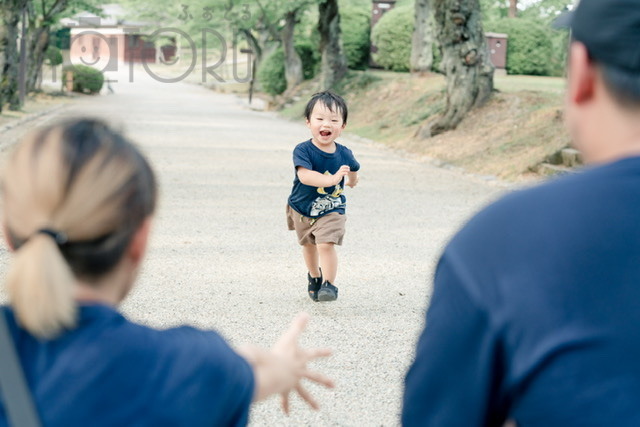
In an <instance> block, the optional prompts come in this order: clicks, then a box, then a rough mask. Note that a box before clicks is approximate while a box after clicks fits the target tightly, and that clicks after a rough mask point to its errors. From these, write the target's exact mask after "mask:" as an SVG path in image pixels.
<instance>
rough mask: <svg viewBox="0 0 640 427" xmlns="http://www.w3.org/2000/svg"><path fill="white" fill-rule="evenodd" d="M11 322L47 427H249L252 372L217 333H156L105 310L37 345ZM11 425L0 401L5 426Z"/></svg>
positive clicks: (85, 314) (84, 315)
mask: <svg viewBox="0 0 640 427" xmlns="http://www.w3.org/2000/svg"><path fill="white" fill-rule="evenodd" d="M0 315H1V316H5V315H6V317H7V320H8V322H9V326H10V330H11V335H12V336H13V339H14V342H15V343H16V345H17V350H18V355H19V358H20V361H21V363H22V366H23V369H24V371H25V375H26V378H27V382H28V383H29V387H30V389H31V392H32V394H33V397H34V401H35V405H36V407H37V409H38V412H39V415H40V418H41V421H42V424H43V425H45V426H61V427H62V426H64V427H73V426H92V427H95V426H105V427H111V426H169V425H173V426H190V427H191V426H207V427H210V426H244V425H246V424H247V420H248V413H249V406H250V404H251V401H252V398H253V389H254V378H253V371H252V369H251V367H250V365H249V364H248V363H247V362H246V361H245V360H244V359H243V358H242V357H240V356H239V355H237V354H236V353H235V352H234V351H233V350H232V349H231V348H230V347H229V346H228V345H227V344H226V343H225V341H224V340H223V339H222V338H221V337H220V335H218V334H217V333H215V332H213V331H201V330H197V329H194V328H191V327H178V328H174V329H168V330H164V331H162V330H155V329H152V328H148V327H145V326H142V325H138V324H135V323H132V322H129V321H128V320H127V319H125V318H124V317H123V316H122V315H121V314H119V313H118V312H117V311H115V310H114V309H112V308H110V307H107V306H103V305H87V306H81V307H80V308H79V323H78V327H77V328H76V329H73V330H71V331H68V332H66V333H64V334H63V335H61V336H60V337H59V338H57V339H54V340H49V341H47V340H38V339H36V338H34V337H33V336H32V335H30V334H29V333H27V332H26V331H24V330H23V329H21V328H19V327H18V326H17V324H16V321H15V318H14V315H13V312H12V310H11V309H10V308H8V307H3V308H0ZM7 425H8V421H7V415H6V411H5V408H4V405H3V403H2V399H1V394H0V426H2V427H5V426H7Z"/></svg>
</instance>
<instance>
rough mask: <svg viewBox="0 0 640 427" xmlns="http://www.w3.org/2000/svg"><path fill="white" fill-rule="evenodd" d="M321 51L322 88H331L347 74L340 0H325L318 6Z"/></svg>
mask: <svg viewBox="0 0 640 427" xmlns="http://www.w3.org/2000/svg"><path fill="white" fill-rule="evenodd" d="M318 8H319V11H320V18H319V20H318V30H319V31H320V51H321V52H322V69H321V82H322V83H321V84H322V89H331V88H333V87H335V85H336V84H337V83H338V82H339V81H340V80H342V78H343V77H344V76H345V75H346V74H347V58H346V56H345V54H344V50H343V49H342V38H341V37H340V12H339V10H338V0H325V1H323V2H321V3H320V5H319V6H318Z"/></svg>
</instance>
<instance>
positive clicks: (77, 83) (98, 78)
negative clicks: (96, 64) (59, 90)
mask: <svg viewBox="0 0 640 427" xmlns="http://www.w3.org/2000/svg"><path fill="white" fill-rule="evenodd" d="M69 71H71V73H72V76H71V79H72V80H73V91H74V92H80V93H92V94H93V93H98V92H100V89H102V85H103V84H104V74H102V72H101V71H100V70H96V69H95V68H92V67H89V66H87V65H81V64H79V65H67V66H66V67H64V68H63V69H62V87H63V88H64V87H66V85H67V73H68V72H69Z"/></svg>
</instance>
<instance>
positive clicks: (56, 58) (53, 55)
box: [44, 46, 63, 66]
mask: <svg viewBox="0 0 640 427" xmlns="http://www.w3.org/2000/svg"><path fill="white" fill-rule="evenodd" d="M44 61H45V63H46V64H47V65H52V66H56V65H60V64H62V61H63V59H62V52H60V49H58V48H57V47H55V46H49V47H48V48H47V50H46V51H45V53H44Z"/></svg>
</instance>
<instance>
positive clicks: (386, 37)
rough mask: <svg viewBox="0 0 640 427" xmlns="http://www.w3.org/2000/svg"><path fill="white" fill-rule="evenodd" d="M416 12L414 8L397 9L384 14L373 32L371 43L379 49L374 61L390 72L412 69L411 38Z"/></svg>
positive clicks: (374, 55)
mask: <svg viewBox="0 0 640 427" xmlns="http://www.w3.org/2000/svg"><path fill="white" fill-rule="evenodd" d="M413 22H414V12H413V8H412V7H406V6H405V7H396V8H395V9H393V10H391V11H389V12H387V13H385V14H384V16H383V17H382V18H380V21H378V23H377V24H376V26H375V27H374V28H373V31H372V32H371V42H372V43H373V44H374V45H375V46H376V47H377V48H378V51H377V52H376V53H374V54H373V60H374V61H375V62H376V63H377V64H378V65H380V66H381V67H384V68H386V69H388V70H393V71H408V70H409V69H410V68H411V38H412V37H413V27H414V24H413Z"/></svg>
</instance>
